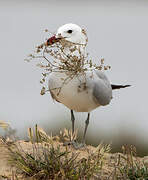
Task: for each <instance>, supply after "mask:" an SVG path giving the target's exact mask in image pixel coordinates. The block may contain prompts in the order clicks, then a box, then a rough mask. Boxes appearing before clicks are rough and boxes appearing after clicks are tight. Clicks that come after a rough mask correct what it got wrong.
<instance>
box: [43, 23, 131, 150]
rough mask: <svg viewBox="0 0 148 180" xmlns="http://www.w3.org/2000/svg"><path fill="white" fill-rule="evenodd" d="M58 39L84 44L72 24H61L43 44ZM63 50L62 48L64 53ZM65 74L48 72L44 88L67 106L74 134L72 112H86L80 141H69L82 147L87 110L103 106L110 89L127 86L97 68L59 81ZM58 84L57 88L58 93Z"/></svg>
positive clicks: (86, 123) (74, 25) (83, 33)
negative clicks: (113, 81) (46, 84)
mask: <svg viewBox="0 0 148 180" xmlns="http://www.w3.org/2000/svg"><path fill="white" fill-rule="evenodd" d="M61 38H64V39H65V40H66V41H68V42H71V43H72V44H76V45H77V46H78V47H79V46H83V45H85V44H86V43H87V38H86V33H85V31H84V30H83V29H82V28H81V27H79V26H78V25H76V24H72V23H69V24H65V25H63V26H61V27H59V29H58V30H57V33H56V34H55V35H54V36H52V37H51V38H49V39H48V40H47V42H46V44H47V45H51V44H54V43H55V42H58V40H60V39H61ZM66 52H67V51H66V50H65V53H66ZM68 76H69V75H68V73H67V72H63V71H62V70H61V71H60V70H59V71H58V72H51V73H50V74H49V80H48V87H49V91H50V93H51V96H52V98H53V99H54V100H56V101H57V102H59V103H62V104H64V105H65V106H66V107H68V108H69V109H70V112H71V122H72V134H74V131H75V129H74V123H75V117H74V111H75V112H87V113H88V115H87V119H86V121H85V129H84V134H83V139H82V143H81V144H79V145H78V144H76V142H75V141H72V142H71V143H70V144H72V145H73V146H74V147H75V148H79V147H83V146H85V137H86V131H87V128H88V124H89V119H90V112H91V111H92V110H94V109H96V108H98V107H99V106H106V105H108V104H109V103H110V101H111V99H112V90H115V89H120V88H126V87H129V86H130V85H114V84H111V83H110V81H109V79H108V78H107V76H106V75H105V73H104V72H102V71H101V70H96V69H95V70H93V76H92V71H89V70H88V71H85V76H84V74H82V73H78V74H77V76H74V77H73V78H71V79H70V80H69V81H68V82H67V83H64V84H63V79H66V78H68ZM58 87H61V90H60V93H58Z"/></svg>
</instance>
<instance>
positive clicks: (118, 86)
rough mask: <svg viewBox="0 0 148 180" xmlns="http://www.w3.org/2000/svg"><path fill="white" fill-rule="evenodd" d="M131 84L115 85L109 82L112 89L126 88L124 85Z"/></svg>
mask: <svg viewBox="0 0 148 180" xmlns="http://www.w3.org/2000/svg"><path fill="white" fill-rule="evenodd" d="M130 86H131V85H115V84H111V87H112V89H113V90H114V89H121V88H126V87H130Z"/></svg>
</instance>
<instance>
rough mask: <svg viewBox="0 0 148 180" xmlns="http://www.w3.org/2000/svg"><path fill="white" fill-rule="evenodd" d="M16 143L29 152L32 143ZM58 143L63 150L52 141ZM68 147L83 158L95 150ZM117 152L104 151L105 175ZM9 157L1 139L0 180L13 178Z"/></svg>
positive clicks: (112, 166)
mask: <svg viewBox="0 0 148 180" xmlns="http://www.w3.org/2000/svg"><path fill="white" fill-rule="evenodd" d="M16 143H17V144H19V146H21V148H22V149H23V150H24V151H27V152H30V151H31V150H32V144H31V143H30V142H24V141H17V142H16ZM58 145H60V148H61V149H63V150H64V149H65V146H63V144H62V143H60V142H57V141H56V142H55V143H54V146H58ZM68 148H69V149H68V150H69V151H71V152H74V151H77V153H80V156H79V158H83V157H84V158H85V157H87V156H88V151H91V152H93V151H94V152H95V150H96V148H95V147H92V146H87V147H86V148H84V149H81V150H74V148H72V147H68ZM119 154H120V153H115V154H111V153H106V165H105V167H104V172H105V173H106V176H108V175H109V174H112V173H113V171H114V167H115V164H117V162H116V159H117V157H118V156H119ZM121 155H123V154H121ZM9 158H10V153H9V150H8V149H7V146H6V145H4V144H3V143H2V141H0V180H15V177H12V176H13V172H15V170H16V169H15V168H14V167H12V166H11V165H10V163H9ZM139 160H140V161H141V160H144V161H145V162H148V157H144V158H139ZM19 179H23V178H19ZM26 179H28V180H29V179H30V178H26ZM111 179H112V178H111Z"/></svg>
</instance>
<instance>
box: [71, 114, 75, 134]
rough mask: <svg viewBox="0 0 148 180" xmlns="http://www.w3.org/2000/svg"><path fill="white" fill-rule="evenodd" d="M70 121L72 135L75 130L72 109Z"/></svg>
mask: <svg viewBox="0 0 148 180" xmlns="http://www.w3.org/2000/svg"><path fill="white" fill-rule="evenodd" d="M71 122H72V135H73V134H74V130H75V117H74V113H73V110H71Z"/></svg>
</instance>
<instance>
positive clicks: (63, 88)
mask: <svg viewBox="0 0 148 180" xmlns="http://www.w3.org/2000/svg"><path fill="white" fill-rule="evenodd" d="M61 77H62V78H61ZM49 87H50V91H51V92H52V93H53V94H54V96H55V99H56V100H58V101H60V102H61V103H63V104H65V105H66V106H67V107H69V108H71V109H74V110H76V111H79V110H80V111H86V110H85V107H86V105H87V104H89V103H90V101H93V99H92V96H91V94H92V90H91V89H90V88H88V84H87V80H86V77H85V75H84V76H82V75H81V76H74V77H71V78H70V76H67V75H66V74H62V75H61V73H56V74H53V75H51V77H50V80H49ZM81 107H83V108H84V109H82V108H81ZM77 108H78V109H79V110H77ZM87 111H88V109H87Z"/></svg>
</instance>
